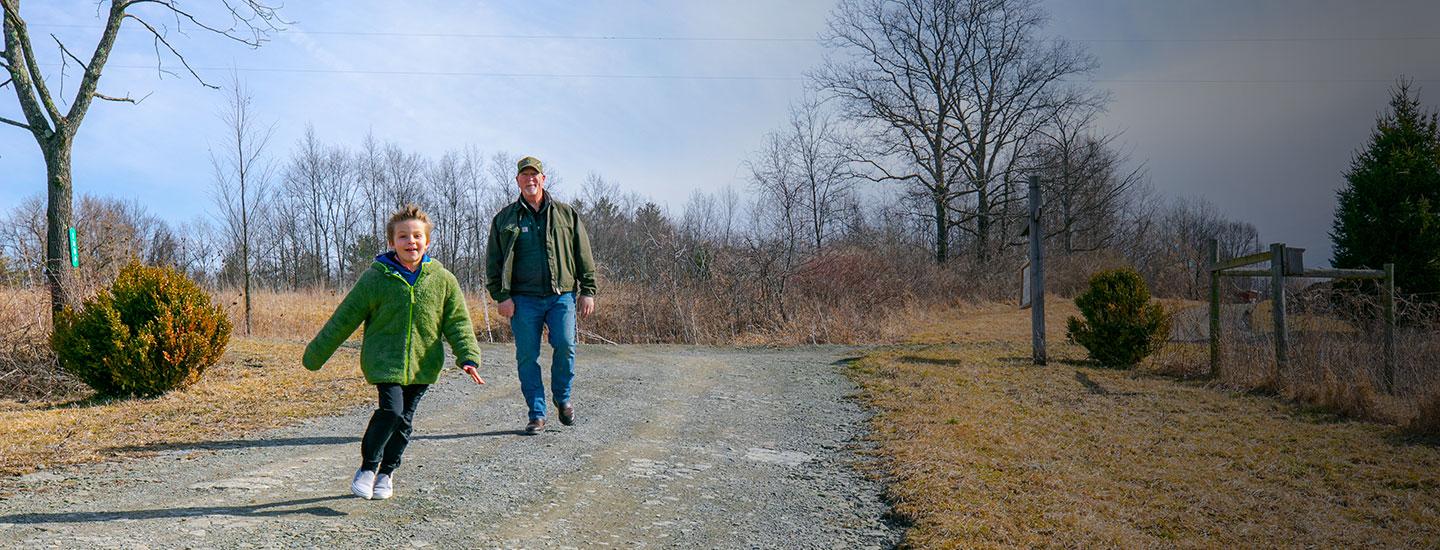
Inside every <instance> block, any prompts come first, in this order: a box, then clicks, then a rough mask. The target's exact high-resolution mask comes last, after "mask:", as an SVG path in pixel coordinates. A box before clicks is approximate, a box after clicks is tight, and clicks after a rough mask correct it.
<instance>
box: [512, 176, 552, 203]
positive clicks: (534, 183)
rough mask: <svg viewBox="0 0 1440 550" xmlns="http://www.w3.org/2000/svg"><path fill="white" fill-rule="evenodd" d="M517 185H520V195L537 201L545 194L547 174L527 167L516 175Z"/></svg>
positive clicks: (528, 199)
mask: <svg viewBox="0 0 1440 550" xmlns="http://www.w3.org/2000/svg"><path fill="white" fill-rule="evenodd" d="M515 185H518V186H520V196H522V197H525V200H527V201H530V202H536V201H539V200H540V197H543V196H544V194H545V174H541V173H540V171H539V170H536V169H534V168H526V169H524V170H521V171H520V173H519V174H516V175H515Z"/></svg>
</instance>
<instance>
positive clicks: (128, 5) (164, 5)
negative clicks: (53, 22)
mask: <svg viewBox="0 0 1440 550" xmlns="http://www.w3.org/2000/svg"><path fill="white" fill-rule="evenodd" d="M181 4H182V1H181V0H111V1H110V9H109V11H108V13H107V14H106V15H105V25H104V30H102V31H101V33H100V39H99V41H98V43H97V44H96V46H95V50H94V52H92V53H91V55H90V61H89V62H85V61H82V60H81V59H80V58H79V57H78V56H76V55H75V53H74V52H72V51H71V50H70V49H69V48H67V47H66V46H65V44H64V43H63V42H61V41H60V39H59V38H58V37H55V35H53V34H52V35H51V38H52V39H54V41H55V45H56V47H57V48H58V49H59V50H60V52H61V53H62V54H63V55H61V57H60V59H61V60H62V62H63V63H64V64H66V65H68V64H69V62H70V61H74V62H75V63H76V64H78V65H79V66H80V68H81V69H82V71H83V72H82V76H81V78H80V83H79V86H77V87H76V89H75V95H74V96H73V98H72V99H70V100H69V108H68V109H66V110H64V111H62V110H61V108H62V104H61V103H60V102H57V101H56V96H55V95H53V94H51V93H50V88H49V86H48V84H47V77H46V76H45V74H44V73H43V72H42V71H41V68H40V64H39V63H38V62H37V61H36V59H37V58H38V57H39V56H38V54H37V52H36V48H35V43H34V41H33V40H32V38H31V35H30V30H29V27H28V26H27V25H26V24H25V19H24V18H23V17H21V15H20V0H0V10H3V12H4V13H3V14H0V15H3V17H0V19H3V25H0V27H3V33H4V35H5V50H4V51H3V52H0V59H3V61H0V69H4V70H5V71H6V72H7V73H8V78H7V79H6V80H5V81H4V82H3V83H0V87H3V86H5V85H10V86H11V87H12V88H13V89H14V90H15V96H16V98H17V99H18V100H19V102H20V110H21V112H23V113H24V119H25V120H24V121H18V120H11V119H8V118H3V117H0V122H3V123H5V124H9V125H11V126H15V127H18V128H21V129H24V130H28V131H30V133H31V135H33V136H34V137H35V142H36V143H37V144H38V145H39V146H40V153H41V156H43V157H44V159H45V175H46V189H47V206H46V232H45V280H46V284H47V286H49V287H50V307H51V309H52V310H55V311H59V309H60V308H61V307H63V306H64V305H65V303H66V302H67V300H68V298H67V297H66V294H65V287H64V284H65V283H64V279H65V274H66V273H67V272H68V270H69V264H68V262H65V261H64V256H65V248H66V246H65V239H66V230H67V228H68V227H70V226H71V220H72V197H71V194H72V191H71V189H72V187H71V176H70V167H71V149H72V146H73V144H74V142H75V135H76V132H77V131H78V130H79V129H80V124H81V122H83V121H84V119H85V114H86V113H87V112H88V111H89V110H90V104H91V102H93V101H94V100H95V99H102V100H106V101H116V102H127V103H136V102H137V101H136V100H135V99H132V98H130V97H128V96H125V97H119V96H111V95H106V94H103V93H100V92H99V91H98V88H99V84H100V74H101V72H102V71H103V70H104V68H105V63H106V61H108V60H109V58H110V51H111V49H112V48H114V46H115V39H116V36H117V35H118V34H119V32H120V25H121V23H123V22H124V21H126V20H132V21H135V22H136V24H138V25H140V26H141V27H143V28H144V29H145V30H146V31H147V32H149V33H150V35H151V36H152V37H153V38H154V42H155V50H156V52H157V53H158V52H159V51H161V48H162V47H163V48H164V50H165V51H166V52H168V53H169V54H171V55H172V56H174V58H175V59H177V60H178V61H179V62H180V64H181V65H182V66H184V67H185V69H186V70H187V71H188V72H189V73H190V74H191V76H193V77H194V78H195V79H196V80H198V81H200V83H201V84H202V85H204V86H207V87H212V88H213V87H214V86H211V85H210V84H208V83H206V82H205V81H204V80H203V79H201V78H200V75H199V74H197V73H196V72H195V71H194V70H193V69H192V68H191V67H190V64H189V63H188V62H186V61H185V58H184V57H183V56H181V55H180V52H179V50H177V49H176V47H175V46H174V44H173V43H172V42H171V41H170V39H169V37H168V34H169V33H168V29H167V28H166V27H164V26H161V27H160V28H156V26H155V25H153V24H151V22H150V21H151V20H153V19H158V18H161V17H173V18H174V20H175V22H176V26H177V31H178V30H179V28H178V27H179V26H180V23H181V22H182V21H183V22H186V24H189V25H194V26H196V27H199V28H201V29H204V30H205V31H208V32H212V33H216V34H219V35H221V36H224V37H226V38H229V39H231V40H234V41H236V42H239V43H241V44H245V45H247V46H250V47H259V46H260V44H261V43H263V42H264V41H265V37H266V33H267V31H270V30H274V29H275V24H276V23H277V22H279V21H280V19H279V18H278V15H277V13H276V8H274V7H272V6H270V5H268V4H267V3H266V2H264V1H262V0H220V4H222V6H223V9H218V10H216V11H217V12H218V13H220V14H222V15H221V20H224V18H227V17H228V18H229V21H228V22H227V23H214V22H206V21H205V20H204V18H202V17H200V16H197V15H196V13H194V12H192V11H190V10H189V9H188V8H186V7H182V5H181ZM137 6H139V7H144V8H148V10H142V9H139V8H138V7H137ZM147 11H148V13H142V12H147ZM161 68H162V70H163V67H161ZM61 84H62V86H61V88H62V89H63V82H62V83H61ZM61 99H62V100H63V99H64V98H61ZM142 99H143V98H142Z"/></svg>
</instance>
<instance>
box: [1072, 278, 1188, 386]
mask: <svg viewBox="0 0 1440 550" xmlns="http://www.w3.org/2000/svg"><path fill="white" fill-rule="evenodd" d="M1075 306H1076V307H1078V308H1080V314H1081V315H1084V316H1085V319H1084V320H1083V321H1082V320H1080V319H1077V318H1075V317H1071V318H1070V319H1069V321H1068V322H1067V323H1066V329H1067V330H1066V337H1067V338H1069V339H1070V341H1071V342H1074V343H1076V344H1080V345H1081V346H1083V347H1084V348H1085V349H1086V350H1088V351H1089V352H1090V359H1091V360H1094V361H1095V362H1097V363H1100V364H1101V365H1103V366H1107V367H1116V368H1124V369H1128V368H1131V367H1134V366H1135V365H1138V364H1140V361H1141V360H1143V359H1145V357H1146V356H1148V355H1150V354H1151V353H1153V352H1155V351H1156V350H1158V349H1160V346H1161V345H1163V344H1164V343H1165V340H1166V338H1168V337H1169V336H1170V315H1169V314H1168V313H1166V312H1165V310H1164V308H1161V307H1160V304H1156V303H1151V302H1150V290H1149V289H1148V288H1145V279H1142V278H1141V277H1140V274H1139V273H1136V272H1135V270H1134V269H1129V268H1125V269H1116V270H1111V271H1102V272H1100V273H1096V274H1095V275H1094V276H1092V277H1090V287H1089V288H1087V289H1086V290H1085V292H1083V293H1081V294H1080V295H1079V296H1077V297H1076V298H1075Z"/></svg>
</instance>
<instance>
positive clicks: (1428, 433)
mask: <svg viewBox="0 0 1440 550" xmlns="http://www.w3.org/2000/svg"><path fill="white" fill-rule="evenodd" d="M1417 401H1418V405H1417V407H1416V414H1415V416H1414V417H1413V418H1411V419H1410V422H1409V424H1407V425H1406V426H1405V429H1406V431H1408V432H1409V433H1411V434H1412V435H1418V436H1423V437H1440V389H1435V390H1431V391H1430V392H1429V393H1427V394H1425V395H1424V396H1423V397H1421V398H1420V399H1418V400H1417Z"/></svg>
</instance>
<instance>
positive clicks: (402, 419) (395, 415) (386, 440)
mask: <svg viewBox="0 0 1440 550" xmlns="http://www.w3.org/2000/svg"><path fill="white" fill-rule="evenodd" d="M429 387H430V386H429V385H426V384H411V385H409V386H402V385H400V384H376V385H375V389H377V390H379V392H380V408H378V409H375V414H374V415H372V416H371V417H370V425H369V426H367V427H366V428H365V438H364V439H362V440H361V441H360V467H361V468H362V469H365V470H370V471H376V470H377V469H378V471H379V473H382V474H389V473H390V472H393V471H395V468H397V467H399V466H400V455H401V454H402V453H404V452H405V445H407V444H409V443H410V430H411V428H412V427H413V426H412V424H411V421H412V420H414V419H415V406H416V405H418V404H419V403H420V396H422V395H425V390H426V389H427V388H429Z"/></svg>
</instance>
